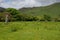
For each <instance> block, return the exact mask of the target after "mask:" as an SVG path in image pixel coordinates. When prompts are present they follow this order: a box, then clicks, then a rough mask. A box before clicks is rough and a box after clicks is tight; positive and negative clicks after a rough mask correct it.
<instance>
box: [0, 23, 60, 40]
mask: <svg viewBox="0 0 60 40" xmlns="http://www.w3.org/2000/svg"><path fill="white" fill-rule="evenodd" d="M0 40H60V22H10V23H8V24H4V23H3V22H0Z"/></svg>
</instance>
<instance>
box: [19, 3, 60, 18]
mask: <svg viewBox="0 0 60 40" xmlns="http://www.w3.org/2000/svg"><path fill="white" fill-rule="evenodd" d="M19 10H20V11H21V13H24V14H29V15H34V16H35V15H36V16H42V15H44V14H47V15H50V16H53V17H56V16H58V15H60V3H55V4H52V5H50V6H45V7H33V8H22V9H19Z"/></svg>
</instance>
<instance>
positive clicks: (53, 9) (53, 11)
mask: <svg viewBox="0 0 60 40" xmlns="http://www.w3.org/2000/svg"><path fill="white" fill-rule="evenodd" d="M7 12H8V14H9V17H8V20H9V21H60V3H56V4H53V5H50V6H46V7H33V8H21V9H19V10H17V9H14V8H1V7H0V21H4V20H5V15H6V13H7Z"/></svg>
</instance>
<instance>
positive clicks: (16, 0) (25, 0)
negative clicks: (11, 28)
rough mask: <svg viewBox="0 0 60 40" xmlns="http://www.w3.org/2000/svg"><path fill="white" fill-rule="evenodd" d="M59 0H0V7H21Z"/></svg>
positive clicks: (48, 3)
mask: <svg viewBox="0 0 60 40" xmlns="http://www.w3.org/2000/svg"><path fill="white" fill-rule="evenodd" d="M55 2H60V0H0V7H5V8H17V9H18V8H23V7H38V6H47V5H50V4H53V3H55Z"/></svg>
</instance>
